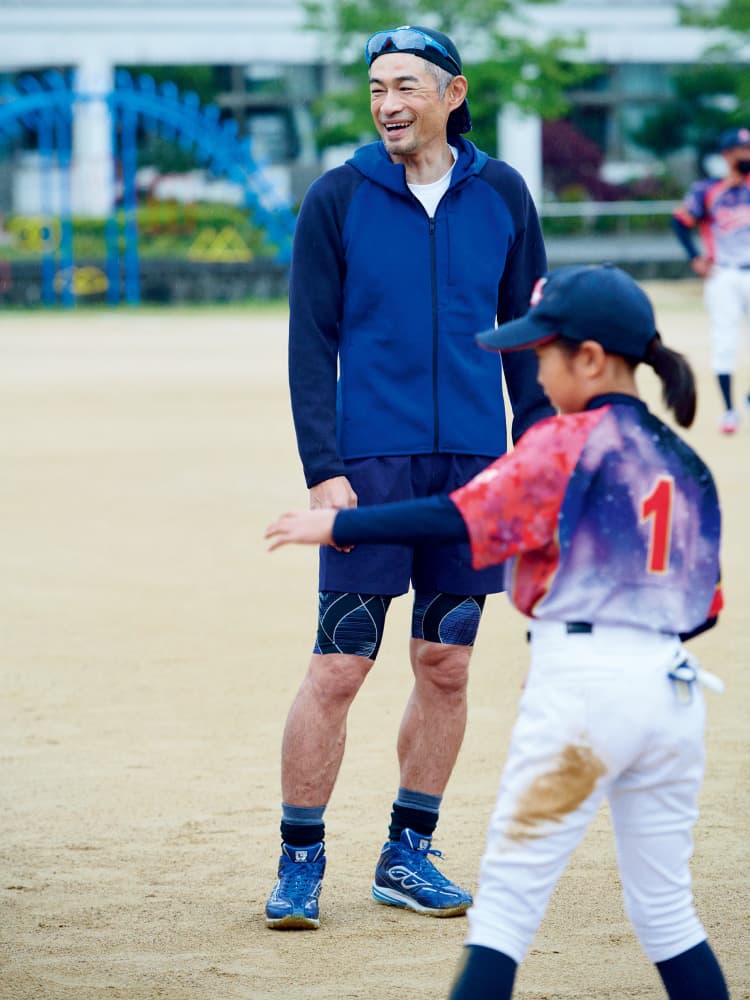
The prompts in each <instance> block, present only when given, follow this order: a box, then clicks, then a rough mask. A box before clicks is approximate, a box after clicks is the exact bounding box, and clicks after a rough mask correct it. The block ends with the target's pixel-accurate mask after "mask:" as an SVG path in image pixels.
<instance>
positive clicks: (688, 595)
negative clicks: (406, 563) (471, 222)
mask: <svg viewBox="0 0 750 1000" xmlns="http://www.w3.org/2000/svg"><path fill="white" fill-rule="evenodd" d="M479 339H480V342H481V343H482V344H483V345H484V346H486V347H489V348H496V349H501V350H517V349H519V348H524V347H529V346H534V347H535V349H536V351H537V355H538V359H539V378H540V381H541V383H542V385H543V387H544V389H545V391H546V393H547V395H548V396H549V398H550V400H551V401H552V402H553V404H554V405H555V406H556V407H557V408H558V410H559V411H560V415H559V416H557V417H552V418H550V419H549V420H546V421H544V422H542V423H540V424H537V425H536V426H535V427H533V428H531V429H530V430H529V431H527V433H526V434H525V435H524V436H523V437H522V438H521V440H520V442H519V443H518V445H517V447H516V448H515V450H514V451H513V452H512V453H511V454H509V455H507V456H504V457H503V458H501V459H498V460H497V461H496V462H494V463H493V464H492V465H490V466H489V467H488V468H487V469H486V470H485V471H484V472H482V473H480V474H479V475H478V476H476V477H475V478H474V479H473V480H472V481H471V482H470V483H468V484H467V485H466V486H464V487H462V488H460V489H458V490H456V491H454V492H453V493H452V494H451V495H450V496H445V495H443V496H437V497H433V498H428V499H424V500H415V501H412V502H410V503H397V504H387V505H383V506H381V507H370V508H360V509H359V510H349V511H339V512H338V513H337V512H336V511H332V510H318V511H307V512H298V513H293V514H286V515H283V516H282V517H281V518H279V519H278V520H277V521H276V522H274V523H273V524H272V525H270V526H269V528H268V529H267V530H266V536H267V537H268V538H270V539H271V546H270V547H271V548H276V547H277V546H279V545H283V544H286V543H288V542H304V543H311V544H312V543H318V544H321V543H322V544H325V543H331V542H335V543H336V544H338V545H349V544H354V543H356V542H360V541H365V540H367V541H381V542H392V541H395V540H405V539H411V540H415V539H427V538H430V539H433V540H440V541H448V540H456V539H459V538H466V537H468V538H469V539H470V541H471V546H472V553H473V560H474V565H475V566H487V565H493V564H496V563H500V562H503V561H505V560H509V562H507V563H506V566H507V570H506V572H507V576H508V582H509V587H508V596H509V598H510V600H511V601H512V602H513V604H514V605H515V606H516V607H517V608H518V609H519V610H520V611H521V612H523V613H524V614H525V615H527V616H529V618H530V620H531V621H530V632H529V635H530V641H531V669H530V672H529V678H528V682H527V684H526V687H525V689H524V694H523V697H522V700H521V704H520V710H519V717H518V719H517V722H516V725H515V727H514V731H513V735H512V739H511V745H510V749H509V752H508V759H507V762H506V765H505V768H504V771H503V775H502V778H501V782H500V789H499V793H498V799H497V803H496V806H495V809H494V812H493V815H492V819H491V822H490V829H489V832H488V837H487V847H486V851H485V854H484V857H483V859H482V864H481V869H480V879H479V891H478V894H477V898H476V901H475V903H474V905H473V906H472V908H471V909H470V910H469V921H470V929H469V934H468V938H467V948H466V951H465V955H464V961H463V964H462V967H461V969H460V971H459V974H458V977H457V980H456V982H455V984H454V987H453V990H452V993H451V1000H476V998H478V997H481V998H483V1000H489V998H496V1000H502V998H509V997H510V996H511V994H512V990H513V982H514V978H515V972H516V968H517V965H518V963H519V962H520V961H521V960H522V959H523V957H524V955H525V953H526V951H527V949H528V947H529V945H530V943H531V941H532V939H533V936H534V934H535V932H536V929H537V927H538V925H539V923H540V921H541V919H542V916H543V914H544V912H545V909H546V906H547V902H548V900H549V897H550V895H551V893H552V890H553V889H554V886H555V884H556V882H557V880H558V878H559V877H560V875H561V874H562V872H563V871H564V869H565V867H566V865H567V862H568V859H569V858H570V855H571V854H572V852H573V850H574V849H575V847H576V845H577V844H578V842H579V841H580V839H581V838H582V836H583V835H584V833H585V830H586V828H587V827H588V825H589V823H590V821H591V820H592V818H593V817H594V815H595V814H596V812H597V810H598V808H599V806H600V804H601V802H602V800H603V798H604V797H607V798H608V800H609V804H610V810H611V814H612V821H613V825H614V830H615V837H616V843H617V857H618V864H619V868H620V873H621V877H622V883H623V889H624V895H625V903H626V908H627V911H628V914H629V916H630V919H631V921H632V923H633V926H634V928H635V931H636V933H637V935H638V938H639V940H640V942H641V945H642V947H643V948H644V950H645V952H646V954H647V955H648V957H649V958H650V959H651V960H652V961H653V962H655V963H656V966H657V969H658V971H659V974H660V976H661V978H662V981H663V983H664V986H665V988H666V991H667V993H668V995H669V997H671V998H672V1000H685V998H691V1000H698V998H701V1000H709V998H710V1000H724V998H726V997H727V996H728V994H727V990H726V985H725V983H724V977H723V974H722V972H721V969H720V967H719V965H718V963H717V961H716V958H715V956H714V954H713V951H712V950H711V948H710V946H709V944H708V942H707V940H706V933H705V930H704V928H703V926H702V925H701V923H700V921H699V919H698V917H697V915H696V913H695V910H694V906H693V900H692V893H691V889H690V872H689V859H690V856H691V853H692V827H693V824H694V823H695V820H696V818H697V815H698V811H697V799H698V792H699V789H700V785H701V781H702V776H703V767H704V749H703V726H704V714H705V711H704V704H703V699H702V694H701V690H700V687H699V685H698V684H697V683H696V680H697V678H698V677H699V676H700V674H701V672H700V671H699V670H698V669H697V667H696V665H695V663H694V661H692V660H691V659H690V657H689V656H688V655H687V654H686V652H685V650H684V648H683V646H682V642H683V641H684V640H685V639H687V638H689V637H690V636H692V635H695V634H697V633H698V632H701V631H704V630H705V629H706V628H709V627H710V626H711V625H713V624H714V623H715V621H716V617H717V616H718V613H719V611H720V609H721V606H722V597H721V590H720V586H719V585H718V580H719V541H720V511H719V504H718V498H717V494H716V489H715V486H714V483H713V479H712V477H711V474H710V472H709V471H708V469H707V468H706V466H705V465H704V464H703V462H702V461H701V460H700V459H699V458H698V456H697V455H696V454H695V453H694V452H693V451H692V450H691V449H690V448H689V447H688V445H687V444H686V443H685V442H684V441H683V440H682V439H680V438H679V437H678V436H677V435H676V434H675V433H674V432H673V431H672V430H671V429H670V428H669V427H667V426H666V425H665V424H664V423H662V422H661V421H660V420H658V419H657V418H656V417H655V416H653V415H652V414H651V413H650V412H649V411H648V409H647V407H646V405H645V404H644V403H643V402H642V401H641V400H640V399H639V398H638V392H637V386H636V382H635V369H636V367H637V365H638V363H639V362H644V363H646V364H648V365H650V366H651V367H653V369H654V370H655V372H656V374H657V375H658V376H659V378H660V379H661V381H662V383H663V389H664V398H665V401H666V403H667V405H668V406H669V407H670V408H671V409H672V410H673V411H674V413H675V416H676V419H677V422H678V423H679V424H680V425H681V426H689V425H690V424H691V422H692V420H693V417H694V413H695V384H694V380H693V373H692V371H691V369H690V367H689V366H688V364H687V362H686V361H685V359H684V358H683V357H682V356H681V355H679V354H677V353H675V352H674V351H671V350H669V349H668V348H667V347H665V346H664V345H663V344H662V342H661V338H660V336H659V334H658V333H657V331H656V325H655V319H654V314H653V310H652V308H651V304H650V302H649V300H648V298H647V297H646V295H645V293H644V292H643V291H642V290H641V289H640V288H639V287H638V285H637V284H636V283H635V282H634V281H633V280H632V279H631V278H629V277H628V276H627V275H626V274H625V273H624V272H622V271H620V270H619V269H618V268H614V267H607V266H605V267H591V268H587V267H569V268H561V269H559V270H557V271H553V272H552V273H551V274H550V275H549V277H548V278H547V279H543V280H542V281H540V282H539V284H538V287H537V289H536V290H535V293H534V296H533V297H532V305H531V308H530V310H529V312H528V313H527V315H526V316H525V317H524V318H523V319H519V320H515V321H514V322H511V323H508V324H505V325H503V326H500V327H499V328H498V329H496V330H494V329H493V330H489V331H487V333H485V334H483V335H481V336H480V338H479ZM529 512H533V514H530V513H529Z"/></svg>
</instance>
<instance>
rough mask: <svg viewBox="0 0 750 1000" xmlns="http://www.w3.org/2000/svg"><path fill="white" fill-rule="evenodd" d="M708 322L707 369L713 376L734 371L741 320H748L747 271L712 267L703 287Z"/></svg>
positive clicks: (749, 281)
mask: <svg viewBox="0 0 750 1000" xmlns="http://www.w3.org/2000/svg"><path fill="white" fill-rule="evenodd" d="M703 300H704V302H705V304H706V309H707V311H708V316H709V320H710V323H711V367H712V369H713V371H714V372H715V373H716V374H717V375H732V374H733V373H734V371H735V370H736V368H737V357H738V354H739V349H740V331H741V329H742V325H743V320H744V321H745V322H747V321H750V269H749V270H742V269H740V268H736V267H719V266H715V267H714V268H713V270H712V272H711V276H710V277H709V278H707V279H706V281H705V284H704V288H703Z"/></svg>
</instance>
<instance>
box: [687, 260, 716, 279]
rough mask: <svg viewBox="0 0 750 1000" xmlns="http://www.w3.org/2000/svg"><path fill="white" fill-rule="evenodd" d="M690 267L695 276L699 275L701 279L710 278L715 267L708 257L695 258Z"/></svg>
mask: <svg viewBox="0 0 750 1000" xmlns="http://www.w3.org/2000/svg"><path fill="white" fill-rule="evenodd" d="M690 266H691V268H692V269H693V274H697V275H698V277H699V278H708V277H709V276H710V274H711V271H712V270H713V266H714V265H713V261H712V260H710V259H709V258H708V257H693V259H692V260H691V261H690Z"/></svg>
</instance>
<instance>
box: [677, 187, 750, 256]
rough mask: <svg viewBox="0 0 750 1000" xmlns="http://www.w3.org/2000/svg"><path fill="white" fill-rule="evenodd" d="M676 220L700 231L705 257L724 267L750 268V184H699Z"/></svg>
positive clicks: (691, 189)
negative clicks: (745, 266)
mask: <svg viewBox="0 0 750 1000" xmlns="http://www.w3.org/2000/svg"><path fill="white" fill-rule="evenodd" d="M674 217H675V218H676V219H677V220H678V221H679V222H682V223H683V225H685V226H688V227H689V228H691V229H692V228H693V227H695V226H697V227H698V231H699V233H700V237H701V240H702V241H703V246H704V249H705V255H706V256H707V257H709V258H710V259H711V260H713V261H715V262H716V263H717V264H719V265H720V266H722V267H741V266H743V265H748V264H750V180H746V181H745V182H744V183H742V184H738V185H730V184H729V183H728V182H727V181H726V180H716V179H714V178H706V179H704V180H700V181H696V182H695V184H693V185H691V187H690V189H689V190H688V192H687V194H686V195H685V198H684V200H683V202H682V204H681V205H680V207H679V208H678V209H677V211H676V212H675V213H674Z"/></svg>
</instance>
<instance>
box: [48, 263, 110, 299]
mask: <svg viewBox="0 0 750 1000" xmlns="http://www.w3.org/2000/svg"><path fill="white" fill-rule="evenodd" d="M68 285H69V286H70V289H71V291H72V292H73V294H74V295H76V296H79V297H85V296H86V295H100V294H101V293H102V292H106V291H107V288H108V287H109V282H108V281H107V276H106V274H105V273H104V271H101V270H100V269H99V268H98V267H73V268H68V269H66V270H65V271H58V272H57V274H56V275H55V291H56V292H62V291H63V289H64V288H65V287H66V286H68Z"/></svg>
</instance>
